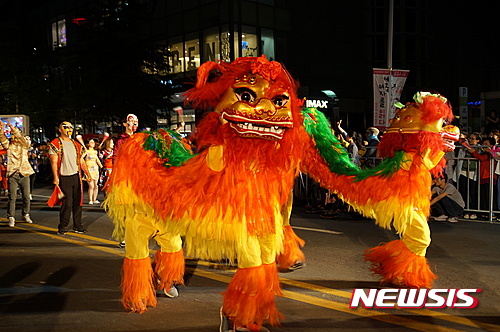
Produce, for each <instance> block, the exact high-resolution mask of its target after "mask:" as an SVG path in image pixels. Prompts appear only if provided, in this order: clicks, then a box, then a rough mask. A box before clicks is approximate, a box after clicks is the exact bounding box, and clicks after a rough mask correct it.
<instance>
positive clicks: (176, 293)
mask: <svg viewBox="0 0 500 332" xmlns="http://www.w3.org/2000/svg"><path fill="white" fill-rule="evenodd" d="M163 292H164V293H165V295H166V296H167V297H170V298H174V297H178V296H179V291H178V290H177V287H175V286H174V285H172V287H170V289H166V288H165V289H164V290H163Z"/></svg>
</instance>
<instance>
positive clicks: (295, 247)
mask: <svg viewBox="0 0 500 332" xmlns="http://www.w3.org/2000/svg"><path fill="white" fill-rule="evenodd" d="M284 230H285V238H284V240H283V253H282V254H280V255H278V257H277V258H276V264H277V265H278V266H279V268H280V269H288V268H289V267H290V266H292V265H293V264H294V263H295V262H297V261H301V262H304V261H305V256H304V253H303V252H302V250H300V248H301V247H303V246H304V244H305V243H306V242H305V241H304V240H302V239H301V238H300V237H298V236H297V234H295V232H294V231H293V229H292V226H289V225H287V226H285V227H284Z"/></svg>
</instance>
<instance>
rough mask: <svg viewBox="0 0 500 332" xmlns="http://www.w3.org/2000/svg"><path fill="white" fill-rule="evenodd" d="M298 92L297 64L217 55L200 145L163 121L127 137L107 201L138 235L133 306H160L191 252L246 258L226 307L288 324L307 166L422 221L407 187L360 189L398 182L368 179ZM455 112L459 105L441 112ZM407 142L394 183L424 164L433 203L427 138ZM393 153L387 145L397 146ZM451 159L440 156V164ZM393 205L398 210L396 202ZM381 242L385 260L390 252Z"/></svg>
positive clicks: (130, 245) (338, 186) (129, 264)
mask: <svg viewBox="0 0 500 332" xmlns="http://www.w3.org/2000/svg"><path fill="white" fill-rule="evenodd" d="M295 91H296V85H295V82H294V81H293V80H292V78H291V77H290V75H289V73H288V72H287V71H286V70H285V69H284V68H283V67H282V66H281V65H280V64H279V63H278V62H275V61H268V60H267V59H266V58H265V57H264V56H262V57H246V58H239V59H236V60H235V61H233V62H232V63H230V64H229V63H225V62H220V63H214V62H207V63H204V64H203V65H202V66H201V67H200V68H199V69H198V80H197V84H196V86H195V87H194V88H192V89H191V90H189V91H188V92H187V93H186V97H187V102H188V103H190V104H191V105H192V106H193V107H195V108H197V109H204V110H207V113H206V114H205V116H204V118H203V119H202V120H201V121H200V123H199V125H198V127H197V134H196V140H197V141H196V143H197V147H198V153H197V154H193V153H192V152H191V151H190V150H189V149H187V148H186V147H185V146H184V145H183V144H182V142H181V140H180V137H179V136H178V135H177V134H176V133H175V132H173V131H168V130H162V129H160V130H158V131H155V132H144V133H140V134H135V135H134V136H133V137H132V138H130V139H129V140H128V141H127V142H126V143H124V145H123V146H122V147H121V150H120V154H119V156H118V158H117V160H116V161H115V168H114V170H113V173H112V174H111V177H110V179H109V186H108V196H107V198H106V201H105V206H106V208H107V210H108V213H109V215H110V216H111V218H112V219H113V221H114V222H115V234H114V235H115V237H117V238H119V239H122V238H124V239H125V241H126V243H127V245H126V258H125V261H124V264H123V271H122V292H123V299H122V303H123V305H124V306H125V308H127V309H130V310H132V311H136V312H139V313H141V312H144V311H145V310H146V308H147V306H155V304H156V298H155V293H154V289H155V288H159V289H168V288H169V287H170V286H171V285H172V284H179V283H182V281H183V274H184V252H185V254H186V255H188V256H190V257H198V258H201V259H207V260H222V259H229V260H232V261H234V260H237V262H238V270H237V272H236V274H235V275H234V277H233V279H232V281H231V282H230V284H229V286H228V288H227V291H226V292H225V294H224V302H223V306H222V309H221V312H222V313H223V315H224V316H226V317H230V318H231V320H232V322H233V323H234V326H237V327H246V328H247V329H249V330H252V331H258V330H259V329H260V328H261V326H262V324H263V323H264V322H265V321H269V322H270V323H271V324H273V325H276V324H278V323H279V319H280V317H281V314H280V313H279V312H278V310H277V309H276V305H275V296H276V295H281V290H280V285H279V278H278V274H277V267H276V260H277V258H278V257H279V261H280V264H292V263H293V262H294V260H295V259H301V258H303V255H302V252H301V251H300V249H299V246H300V245H302V244H303V241H302V240H301V239H300V238H298V237H297V236H296V235H295V233H294V232H293V230H292V229H291V227H290V225H289V224H288V218H289V212H290V206H291V204H290V203H291V201H290V196H291V192H292V187H293V183H294V179H295V177H296V176H297V175H298V172H299V171H303V172H307V173H309V174H311V175H312V176H313V177H314V178H316V179H317V180H318V181H319V182H320V183H321V184H322V185H324V186H325V187H328V188H332V189H334V190H337V191H338V192H339V193H340V194H341V195H342V197H343V198H344V199H345V200H346V201H348V202H350V203H351V204H353V205H354V206H355V207H356V208H358V209H359V210H361V211H363V212H364V213H366V214H367V215H369V216H374V217H376V219H377V222H379V223H380V224H381V225H382V226H385V227H387V225H388V224H389V223H390V219H392V218H393V217H394V219H398V220H399V221H398V223H396V222H394V224H395V225H400V226H401V227H402V228H401V230H402V232H403V233H408V231H409V230H410V229H412V227H411V226H408V225H412V224H415V222H413V219H412V215H413V214H412V213H413V212H411V213H410V212H409V211H410V210H411V211H414V210H413V205H414V204H415V202H414V201H413V200H411V201H410V202H409V203H405V204H406V205H405V206H408V208H407V210H408V212H402V211H401V207H400V206H396V205H400V204H402V203H403V201H404V200H405V198H402V197H397V196H398V193H394V194H393V193H390V192H389V193H388V194H386V195H385V196H382V195H379V196H377V197H374V198H371V197H370V195H371V194H372V193H373V191H366V190H364V189H362V190H359V192H358V189H357V188H356V186H359V185H360V184H361V183H363V182H367V181H369V180H370V179H372V178H377V180H378V181H386V182H387V181H389V183H390V182H391V180H387V179H384V178H383V177H380V176H379V174H378V173H373V174H370V176H366V177H365V178H361V177H362V176H363V171H361V170H360V169H358V168H357V167H356V166H355V165H353V164H352V163H350V159H349V156H348V154H347V152H346V151H345V150H343V149H342V148H341V145H340V143H339V142H338V141H337V139H336V138H335V136H333V135H332V133H331V129H330V127H329V125H328V124H327V121H326V118H325V117H324V115H322V114H321V113H320V112H317V111H316V110H314V109H305V110H304V111H302V112H301V110H300V105H301V102H300V100H299V99H298V98H297V96H296V92H295ZM428 98H429V97H428ZM426 99H427V98H426ZM450 114H451V112H449V109H448V111H447V113H443V114H440V118H446V117H448V116H449V115H450ZM422 121H424V122H425V121H427V120H426V119H424V120H422ZM430 121H437V119H434V118H432V119H431V120H430ZM441 122H442V121H441ZM433 129H435V130H436V132H435V133H434V132H433V134H432V135H431V136H432V137H433V139H432V140H431V141H433V142H434V141H435V142H434V143H433V145H432V148H438V149H440V150H442V139H441V136H440V134H439V133H438V132H437V130H438V129H439V128H438V126H436V127H435V128H434V127H433ZM434 134H435V135H434ZM398 135H401V134H398ZM404 135H405V134H403V136H404ZM412 135H413V134H412ZM417 135H418V134H417ZM422 140H423V141H419V142H418V143H425V142H427V136H425V138H424V137H422ZM396 141H397V140H396ZM438 141H439V142H441V143H438ZM396 143H399V144H400V145H401V146H400V147H401V148H403V149H407V150H409V151H408V152H404V154H405V156H411V157H412V158H413V159H412V161H408V160H407V159H404V161H405V164H404V165H406V166H405V167H407V168H409V171H408V170H404V169H403V168H401V170H398V171H396V172H395V173H394V174H393V175H392V177H393V178H394V179H397V180H396V181H394V185H393V186H391V189H392V190H396V188H397V187H396V186H397V185H401V181H408V180H409V178H410V176H409V175H408V176H406V177H405V178H404V179H403V177H404V176H403V172H406V173H411V172H416V173H418V175H417V180H421V179H424V180H425V183H424V184H421V185H420V184H419V186H421V187H419V188H424V187H425V186H427V187H426V189H425V192H424V193H423V194H419V195H418V197H417V198H416V199H417V200H422V201H423V197H424V196H426V195H427V196H426V200H427V201H429V187H430V175H429V172H428V168H432V167H431V166H432V165H428V168H425V167H424V166H422V165H423V160H424V159H425V158H427V155H426V156H424V155H422V156H420V154H421V153H425V152H424V151H420V149H419V148H420V145H418V144H417V145H418V146H414V145H412V144H409V146H407V145H408V144H407V142H406V140H403V141H398V142H396ZM439 144H441V145H439ZM398 148H399V147H398ZM413 148H416V150H415V151H413V150H411V149H413ZM321 150H323V152H321ZM389 150H391V149H390V148H385V149H384V151H386V153H388V154H390V153H391V151H389ZM396 153H397V152H396ZM431 155H432V151H431ZM441 156H442V154H439V156H437V155H436V156H434V158H430V159H429V160H432V162H434V160H436V162H437V160H438V159H440V158H441ZM129 160H134V161H135V164H134V166H133V167H129V166H128V165H127V163H128V161H129ZM122 163H123V167H121V166H120V165H121V164H122ZM413 169H415V170H416V171H413ZM419 172H420V173H419ZM406 173H405V174H406ZM390 176H391V175H388V177H390ZM427 177H428V178H429V179H427ZM400 178H401V179H400ZM374 183H375V182H374ZM344 185H345V186H346V188H342V186H344ZM377 185H379V183H377ZM385 185H387V183H385V184H384V186H385ZM347 186H348V187H349V189H347ZM363 186H366V184H364V185H363ZM405 187H408V186H407V182H405ZM343 189H346V191H348V192H344V190H343ZM408 194H409V195H410V196H412V197H414V196H415V195H414V194H413V193H408ZM393 196H396V200H394V198H393ZM397 199H399V201H397ZM418 203H419V204H420V203H422V204H423V202H420V201H418ZM378 205H380V206H381V208H378V207H377V206H378ZM410 205H411V207H409V206H410ZM424 205H425V204H424ZM427 205H428V204H427ZM365 207H367V208H365ZM392 208H395V209H397V211H396V212H391V210H387V209H392ZM427 210H428V206H427V207H426V206H422V209H421V210H419V212H418V213H419V214H418V216H419V218H420V219H422V218H421V217H420V216H422V217H424V216H425V214H426V213H427ZM370 211H371V212H370ZM375 211H376V212H375ZM382 211H385V212H382ZM405 211H406V210H405ZM420 219H418V220H419V221H420ZM379 220H381V221H379ZM403 225H407V226H406V227H403ZM412 234H413V233H412ZM415 234H416V233H415ZM181 236H184V237H185V242H184V244H183V243H182V241H181ZM153 237H154V238H155V239H156V241H157V242H158V244H159V245H160V247H161V249H159V250H158V251H157V253H156V256H155V262H154V269H153V267H152V265H151V261H150V258H149V250H148V241H149V239H150V238H153ZM405 244H406V243H405ZM405 244H403V246H404V245H405ZM375 249H376V248H375ZM375 249H374V251H373V253H374V254H373V255H375V254H376V255H375V256H377V257H374V258H373V260H374V261H375V260H377V259H379V258H378V257H379V256H383V255H381V254H379V253H376V252H375ZM384 250H385V251H388V250H392V251H391V253H396V254H395V255H399V253H400V252H401V251H403V250H404V249H402V246H401V245H398V246H397V248H394V250H396V251H394V250H393V249H392V248H388V249H383V250H382V251H384ZM409 250H411V249H409ZM407 251H408V249H407ZM416 255H422V252H419V253H416ZM419 257H420V256H419ZM424 259H425V258H424ZM386 260H387V259H386ZM386 260H382V261H381V264H383V268H387V266H386V264H385V261H386ZM393 260H394V259H393ZM410 265H411V266H412V267H413V265H412V264H410ZM380 272H381V273H382V274H384V273H385V270H382V271H380ZM419 272H420V270H415V271H413V273H416V274H418V273H419ZM415 286H417V287H418V286H420V285H415Z"/></svg>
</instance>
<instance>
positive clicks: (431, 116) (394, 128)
mask: <svg viewBox="0 0 500 332" xmlns="http://www.w3.org/2000/svg"><path fill="white" fill-rule="evenodd" d="M413 100H414V102H412V103H407V104H406V105H403V104H401V103H397V104H396V106H397V107H398V108H399V109H398V110H397V111H396V115H395V116H394V118H392V119H391V120H390V123H391V125H390V127H389V129H388V130H387V131H386V133H385V134H384V138H383V140H382V141H381V144H380V145H379V153H380V156H381V157H387V156H392V155H393V154H394V151H397V150H405V151H419V150H423V149H426V148H429V147H431V148H432V149H433V150H436V151H439V150H441V151H451V150H453V149H454V142H455V141H457V140H458V138H459V137H458V136H459V129H458V128H457V127H455V126H452V125H446V126H445V127H443V125H444V124H445V123H446V122H448V121H451V120H452V119H453V112H452V110H451V107H450V105H449V103H448V100H447V99H446V98H445V97H443V96H442V95H440V94H432V93H430V92H417V93H416V94H415V95H414V96H413ZM412 134H414V135H412ZM403 136H404V137H405V138H404V139H403Z"/></svg>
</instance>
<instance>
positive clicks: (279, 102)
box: [272, 95, 290, 107]
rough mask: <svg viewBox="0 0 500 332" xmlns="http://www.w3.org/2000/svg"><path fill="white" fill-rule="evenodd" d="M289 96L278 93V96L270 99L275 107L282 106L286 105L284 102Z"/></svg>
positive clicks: (286, 101)
mask: <svg viewBox="0 0 500 332" xmlns="http://www.w3.org/2000/svg"><path fill="white" fill-rule="evenodd" d="M289 99H290V98H289V97H288V96H286V95H278V96H275V97H274V98H273V99H272V101H273V104H274V105H276V106H277V107H283V106H285V105H286V103H288V100H289Z"/></svg>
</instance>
